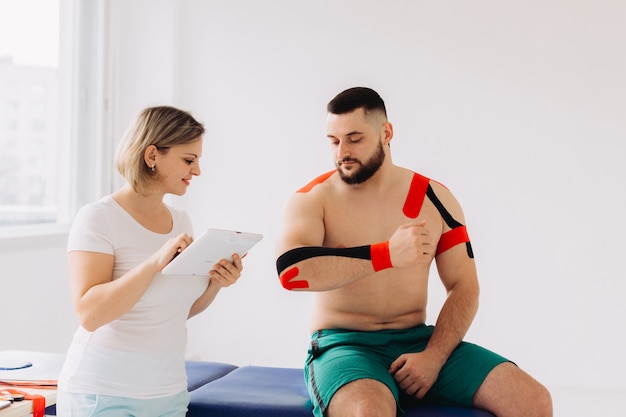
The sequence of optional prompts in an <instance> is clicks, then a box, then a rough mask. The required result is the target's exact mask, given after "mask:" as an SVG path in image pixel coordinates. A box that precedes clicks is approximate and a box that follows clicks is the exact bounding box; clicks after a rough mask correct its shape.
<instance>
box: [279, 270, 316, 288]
mask: <svg viewBox="0 0 626 417" xmlns="http://www.w3.org/2000/svg"><path fill="white" fill-rule="evenodd" d="M299 273H300V271H299V270H298V268H297V267H294V268H291V269H288V270H286V271H285V273H284V274H282V275H281V276H280V283H281V284H282V286H283V287H284V288H285V289H286V290H289V291H291V290H295V289H306V288H309V282H308V281H306V280H299V281H293V279H294V278H296V277H297V276H298V274H299Z"/></svg>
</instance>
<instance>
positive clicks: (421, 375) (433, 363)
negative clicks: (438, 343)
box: [389, 351, 443, 399]
mask: <svg viewBox="0 0 626 417" xmlns="http://www.w3.org/2000/svg"><path fill="white" fill-rule="evenodd" d="M442 366H443V365H442V364H440V362H439V358H438V357H436V356H435V355H431V354H430V352H429V351H423V352H417V353H405V354H404V355H400V356H399V357H398V359H396V360H395V361H393V363H392V364H391V367H390V368H389V373H390V374H391V375H393V377H394V379H395V380H396V382H397V383H398V386H399V387H400V389H402V390H403V391H404V392H405V393H406V394H408V395H410V396H415V397H417V398H420V399H421V398H424V395H426V393H427V392H428V390H430V387H432V386H433V384H434V383H435V381H437V377H438V376H439V371H440V370H441V367H442Z"/></svg>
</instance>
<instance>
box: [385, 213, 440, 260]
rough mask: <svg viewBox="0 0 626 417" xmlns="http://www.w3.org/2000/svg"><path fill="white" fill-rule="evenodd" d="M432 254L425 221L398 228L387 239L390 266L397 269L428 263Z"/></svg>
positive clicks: (430, 239) (432, 249)
mask: <svg viewBox="0 0 626 417" xmlns="http://www.w3.org/2000/svg"><path fill="white" fill-rule="evenodd" d="M434 253H435V248H434V246H433V240H432V237H431V236H430V231H429V230H428V229H427V228H426V220H422V221H420V222H415V223H408V224H404V225H402V226H400V227H398V228H397V229H396V231H395V232H394V233H393V235H392V236H391V238H390V239H389V256H390V258H391V264H392V265H393V266H394V267H397V268H407V267H412V266H416V265H417V264H419V263H429V262H430V261H431V260H432V259H433V256H434Z"/></svg>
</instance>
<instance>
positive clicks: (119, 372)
mask: <svg viewBox="0 0 626 417" xmlns="http://www.w3.org/2000/svg"><path fill="white" fill-rule="evenodd" d="M204 132H205V130H204V126H203V125H202V124H201V123H199V122H197V121H196V120H195V119H194V118H193V117H192V116H191V115H190V114H188V113H186V112H184V111H181V110H178V109H176V108H173V107H153V108H147V109H145V110H144V111H143V112H141V114H140V115H139V116H138V118H137V120H136V121H135V123H134V125H132V126H131V127H130V129H129V130H128V131H127V133H126V135H125V137H124V138H123V140H122V142H121V143H120V146H119V148H118V153H117V157H116V166H117V169H118V170H119V172H120V173H121V174H122V176H124V178H126V180H127V184H126V185H125V186H124V187H123V188H121V189H120V190H118V191H116V192H114V193H113V194H111V195H109V196H106V197H104V198H102V199H101V200H99V201H97V202H95V203H91V204H88V205H86V206H85V207H83V208H82V209H81V210H80V211H79V213H78V215H77V216H76V219H75V221H74V224H73V226H72V230H71V232H70V235H69V239H68V260H69V274H70V287H71V294H72V300H73V304H74V309H75V311H76V314H77V316H78V320H79V323H80V326H79V328H78V329H77V331H76V333H75V335H74V339H73V341H72V344H71V346H70V348H69V351H68V354H67V359H66V362H65V365H64V367H63V370H62V372H61V376H60V378H59V387H58V388H59V392H58V402H57V412H58V413H59V416H60V417H76V416H96V415H106V416H111V415H114V416H116V417H117V416H131V415H132V416H151V417H153V416H181V417H182V416H184V415H185V413H186V410H187V405H188V402H189V396H188V393H187V377H186V374H185V345H186V337H187V333H186V320H187V319H188V318H189V317H192V316H194V315H196V314H198V313H200V312H202V311H203V310H204V309H205V308H207V307H208V305H209V304H211V302H212V301H213V299H214V298H215V296H216V295H217V293H218V291H219V290H220V289H221V288H222V287H227V286H229V285H231V284H233V283H234V282H235V281H237V279H238V278H239V276H240V275H241V270H242V268H243V266H242V262H241V257H240V256H238V255H237V254H235V255H233V262H232V263H231V262H229V261H227V260H225V259H222V260H221V261H220V262H219V263H218V264H216V265H214V269H213V270H211V271H210V273H209V275H210V277H198V276H193V277H192V276H175V275H163V274H161V272H160V271H161V270H162V269H163V267H165V265H167V264H168V263H169V262H170V261H171V260H172V259H173V258H174V256H175V255H176V254H177V253H178V252H180V251H183V250H185V248H186V247H187V246H188V245H189V244H191V241H192V238H191V234H192V226H191V221H190V219H189V216H188V215H187V214H186V213H185V211H183V210H182V209H179V208H175V207H171V206H168V205H166V204H165V203H164V202H163V197H164V195H165V194H168V193H169V194H176V195H183V194H184V193H185V192H186V191H187V187H188V186H189V183H190V181H191V179H192V178H193V177H194V176H196V175H200V165H199V160H200V157H201V155H202V136H203V134H204Z"/></svg>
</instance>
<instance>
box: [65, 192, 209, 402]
mask: <svg viewBox="0 0 626 417" xmlns="http://www.w3.org/2000/svg"><path fill="white" fill-rule="evenodd" d="M169 209H170V212H171V214H172V220H173V227H172V230H171V232H170V233H167V234H159V233H155V232H152V231H150V230H148V229H146V228H145V227H143V226H142V225H141V224H139V223H138V222H137V221H135V219H133V217H132V216H131V215H130V214H129V213H128V212H126V211H125V210H124V209H123V208H122V207H121V206H120V205H119V204H117V203H116V202H115V200H113V198H112V197H111V196H107V197H104V198H102V199H101V200H99V201H97V202H95V203H91V204H88V205H86V206H84V207H83V208H82V209H81V210H80V211H79V213H78V215H77V216H76V219H75V220H74V223H73V225H72V230H71V231H70V235H69V239H68V248H67V249H68V252H70V251H89V252H99V253H106V254H111V255H113V256H114V259H115V263H114V267H113V279H114V280H115V279H118V278H119V277H120V276H122V275H123V274H125V273H126V272H127V271H129V270H130V269H132V268H133V267H135V266H136V265H138V264H140V263H141V262H143V261H144V260H146V259H147V258H149V257H150V256H151V255H152V254H154V253H155V252H156V251H157V250H158V249H159V248H160V247H161V246H163V245H164V244H165V242H166V241H167V240H168V239H169V238H171V237H175V236H178V235H179V234H180V233H183V232H185V233H187V234H189V235H192V226H191V221H190V219H189V216H188V215H187V214H186V212H185V211H183V210H182V209H179V208H175V207H169ZM208 281H209V279H208V277H198V276H181V275H163V274H161V273H157V274H156V276H155V277H154V279H153V281H152V283H151V284H150V286H149V287H148V289H147V291H146V292H145V294H144V295H143V296H142V297H141V299H140V300H139V301H138V302H137V304H135V306H134V307H133V308H132V309H131V310H130V311H128V312H127V313H125V314H124V315H122V316H121V317H119V318H118V319H116V320H114V321H112V322H110V323H108V324H106V325H104V326H102V327H100V328H98V329H96V330H95V331H93V332H88V331H87V330H85V329H84V328H83V327H81V326H79V327H78V329H77V330H76V333H75V334H74V338H73V340H72V344H71V346H70V348H69V350H68V353H67V359H66V362H65V365H64V367H63V370H62V372H61V375H60V377H59V382H58V385H59V389H61V390H65V391H67V392H70V393H82V394H102V395H112V396H121V397H129V398H158V397H163V396H169V395H175V394H178V393H180V392H181V391H184V390H186V389H187V376H186V373H185V345H186V343H187V327H186V322H187V317H188V315H189V310H190V309H191V306H192V305H193V303H194V301H195V300H197V299H198V297H200V295H202V293H203V292H204V291H205V290H206V288H207V285H208Z"/></svg>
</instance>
